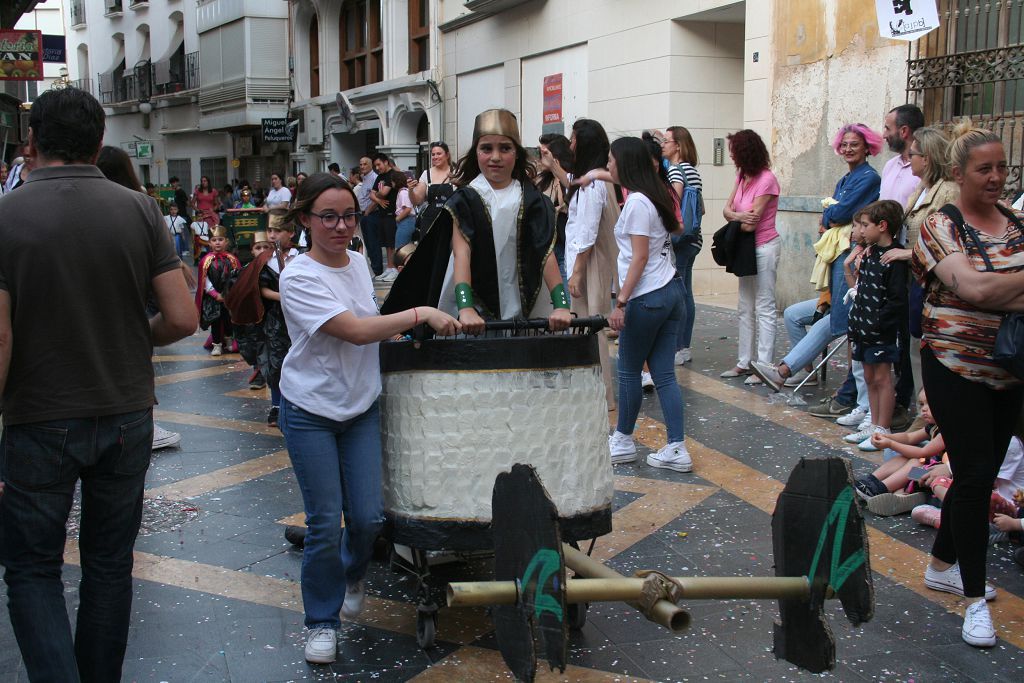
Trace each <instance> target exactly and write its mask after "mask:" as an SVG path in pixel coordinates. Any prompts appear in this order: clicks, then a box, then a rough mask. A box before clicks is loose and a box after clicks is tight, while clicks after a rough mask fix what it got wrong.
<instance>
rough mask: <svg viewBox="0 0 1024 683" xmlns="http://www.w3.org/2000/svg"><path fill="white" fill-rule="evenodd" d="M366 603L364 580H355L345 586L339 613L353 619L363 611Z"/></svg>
mask: <svg viewBox="0 0 1024 683" xmlns="http://www.w3.org/2000/svg"><path fill="white" fill-rule="evenodd" d="M365 604H366V581H356V582H355V583H352V584H349V585H348V586H347V587H346V588H345V602H343V603H342V604H341V615H342V616H343V617H345V618H346V619H355V618H356V617H358V616H359V615H360V614H362V612H363V605H365Z"/></svg>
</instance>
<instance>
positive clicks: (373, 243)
mask: <svg viewBox="0 0 1024 683" xmlns="http://www.w3.org/2000/svg"><path fill="white" fill-rule="evenodd" d="M379 218H380V209H377V210H376V211H371V212H370V213H369V214H367V215H365V216H363V218H362V220H360V221H359V227H360V229H361V230H362V233H363V244H365V245H366V257H367V258H369V259H370V268H372V269H373V274H374V275H380V274H381V273H383V272H384V257H383V256H381V253H380V240H381V237H380V220H379ZM388 267H389V268H390V267H391V264H388Z"/></svg>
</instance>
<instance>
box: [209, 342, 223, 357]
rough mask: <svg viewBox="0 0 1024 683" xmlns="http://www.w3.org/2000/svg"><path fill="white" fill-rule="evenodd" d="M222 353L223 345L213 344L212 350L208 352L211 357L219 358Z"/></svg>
mask: <svg viewBox="0 0 1024 683" xmlns="http://www.w3.org/2000/svg"><path fill="white" fill-rule="evenodd" d="M222 353H224V345H223V344H214V345H213V349H212V350H211V351H210V355H211V356H219V355H221V354H222Z"/></svg>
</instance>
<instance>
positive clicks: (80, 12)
mask: <svg viewBox="0 0 1024 683" xmlns="http://www.w3.org/2000/svg"><path fill="white" fill-rule="evenodd" d="M84 23H85V0H71V25H72V26H81V25H82V24H84Z"/></svg>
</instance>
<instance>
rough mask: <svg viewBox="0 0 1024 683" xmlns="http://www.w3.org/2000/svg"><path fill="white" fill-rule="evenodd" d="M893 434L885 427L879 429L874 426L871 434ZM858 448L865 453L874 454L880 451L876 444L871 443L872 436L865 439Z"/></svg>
mask: <svg viewBox="0 0 1024 683" xmlns="http://www.w3.org/2000/svg"><path fill="white" fill-rule="evenodd" d="M891 433H892V432H890V431H889V430H888V429H886V428H885V427H879V426H878V425H873V426H872V427H871V434H891ZM857 448H858V449H860V450H862V451H864V452H865V453H873V452H875V451H877V450H878V446H876V445H875V444H873V443H871V436H870V435H869V436H868V438H866V439H864V440H863V441H861V442H860V443H859V444H857Z"/></svg>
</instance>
